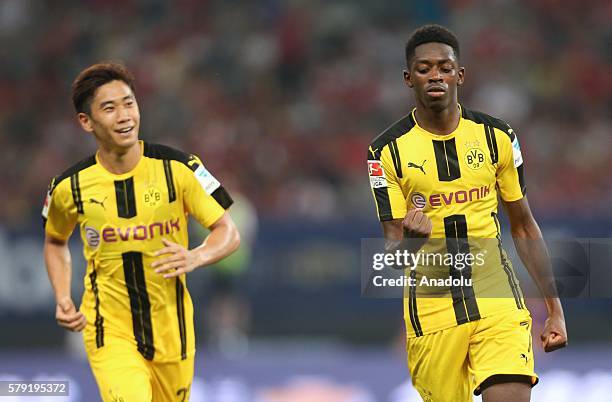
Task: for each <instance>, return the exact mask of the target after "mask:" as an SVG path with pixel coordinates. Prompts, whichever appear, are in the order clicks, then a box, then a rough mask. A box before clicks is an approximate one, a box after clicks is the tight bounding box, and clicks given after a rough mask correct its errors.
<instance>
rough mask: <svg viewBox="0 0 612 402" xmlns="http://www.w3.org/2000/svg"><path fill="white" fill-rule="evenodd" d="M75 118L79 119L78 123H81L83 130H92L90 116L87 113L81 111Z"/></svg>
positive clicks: (90, 131)
mask: <svg viewBox="0 0 612 402" xmlns="http://www.w3.org/2000/svg"><path fill="white" fill-rule="evenodd" d="M77 119H78V120H79V124H80V125H81V127H82V128H83V130H85V131H87V132H88V133H92V132H93V125H92V122H91V117H89V115H88V114H87V113H83V112H81V113H79V114H77Z"/></svg>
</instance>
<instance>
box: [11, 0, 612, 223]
mask: <svg viewBox="0 0 612 402" xmlns="http://www.w3.org/2000/svg"><path fill="white" fill-rule="evenodd" d="M585 3H588V5H587V4H585ZM610 21H612V2H609V1H607V0H591V1H588V2H584V1H578V0H530V1H510V0H494V1H487V0H480V1H472V0H447V1H442V0H416V1H405V0H392V1H389V0H387V1H381V2H377V1H369V0H346V1H319V0H287V1H281V0H262V1H247V0H232V1H228V0H224V1H222V0H207V1H199V0H179V1H173V2H166V1H161V0H83V1H67V0H57V1H38V0H3V1H2V2H0V43H1V44H2V46H0V52H1V54H2V60H3V62H2V63H1V64H0V152H1V158H0V170H1V171H2V175H0V188H2V197H1V203H2V204H1V205H0V225H3V226H5V227H9V228H11V227H14V228H16V227H19V226H23V225H31V224H34V223H38V219H39V214H40V209H41V207H42V202H43V198H44V193H45V190H46V188H47V185H48V183H49V181H50V179H51V177H52V176H53V175H56V174H58V173H59V172H61V171H62V170H63V169H65V168H66V167H67V166H69V165H71V164H73V163H75V162H77V161H78V160H79V159H82V158H83V157H85V156H87V155H90V154H91V153H92V152H93V150H94V149H95V143H94V141H93V139H92V138H91V137H90V136H89V135H88V134H86V133H84V132H82V131H81V130H80V128H79V127H78V125H77V123H76V119H75V115H74V111H73V109H72V105H71V101H70V84H71V82H72V80H73V79H74V77H75V76H76V74H77V73H78V72H79V71H80V70H81V69H83V68H84V67H86V66H88V65H90V64H92V63H94V62H98V61H106V60H114V61H122V62H124V63H125V64H126V65H127V66H128V67H129V68H130V69H131V70H132V71H133V72H134V74H135V76H136V89H137V98H138V101H139V104H140V108H141V119H142V121H141V137H142V138H144V139H145V140H148V141H151V142H159V143H164V144H167V145H171V146H176V147H179V148H181V149H183V150H186V151H189V152H192V153H196V154H198V155H199V156H200V157H201V158H202V159H203V161H204V163H205V164H206V165H207V167H208V168H209V169H210V170H211V171H212V172H213V173H214V174H215V175H216V176H217V177H218V178H219V179H220V180H221V181H222V182H223V183H224V184H225V186H226V187H227V188H229V189H230V191H233V192H240V193H242V194H243V195H245V196H246V197H247V198H249V199H250V200H251V201H252V202H253V203H254V205H255V206H256V208H257V210H258V212H259V214H260V215H261V216H263V217H274V218H281V219H282V218H285V219H289V218H298V219H299V218H302V219H312V220H326V219H332V218H338V217H357V216H363V215H364V211H367V213H368V214H369V213H370V212H372V215H371V216H372V219H374V216H375V215H374V214H373V202H372V200H371V196H370V195H369V188H368V182H367V177H366V174H367V173H366V168H365V155H366V150H367V146H368V143H369V141H370V140H371V139H372V138H373V137H375V136H376V135H377V134H378V133H379V132H381V131H382V130H383V129H384V128H385V127H387V126H388V125H390V124H391V123H392V122H393V121H395V120H397V119H399V118H400V117H402V116H403V115H404V114H406V113H408V112H409V111H410V110H411V108H412V105H413V99H412V95H411V93H410V91H409V89H408V88H407V87H405V86H404V84H403V80H402V69H403V68H404V67H405V60H404V44H405V41H406V40H407V38H408V36H409V35H410V33H411V31H413V30H414V29H415V28H417V27H418V26H419V25H420V24H423V23H427V22H439V23H443V24H446V25H447V26H449V27H450V28H451V29H452V30H453V31H454V32H455V33H456V34H457V35H458V37H459V39H460V43H461V47H462V49H461V52H462V53H461V56H462V58H461V64H463V65H464V66H466V84H465V85H464V87H463V88H462V89H461V91H460V98H461V102H462V103H463V104H465V105H466V106H467V107H469V108H472V109H476V110H481V111H484V112H486V113H488V114H492V115H495V116H497V117H501V118H503V119H505V120H507V121H508V122H509V123H510V124H511V125H512V127H513V128H514V130H515V132H517V134H518V136H519V140H520V142H521V147H522V149H523V156H524V158H525V160H526V175H527V176H526V177H527V184H528V193H529V198H530V201H531V203H532V206H533V208H534V209H536V210H537V211H538V212H539V213H541V214H542V213H545V214H550V215H552V216H566V214H573V216H601V215H602V214H605V215H606V216H610V215H611V214H612V212H610V211H609V208H608V207H609V205H610V204H611V202H612V186H610V185H609V179H608V178H607V173H608V172H609V171H610V170H612V158H610V156H609V150H610V149H611V148H612V136H611V135H610V134H611V133H610V128H611V127H612V122H611V119H612V116H611V114H610V110H612V75H610V74H608V72H609V70H610V67H611V64H612V52H611V51H610V49H611V48H612V47H611V43H612V24H610ZM606 183H608V184H606Z"/></svg>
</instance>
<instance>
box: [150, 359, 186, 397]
mask: <svg viewBox="0 0 612 402" xmlns="http://www.w3.org/2000/svg"><path fill="white" fill-rule="evenodd" d="M193 364H194V359H193V357H189V358H187V359H185V360H181V361H178V362H173V363H152V364H151V371H152V373H153V381H152V384H153V385H152V386H153V402H174V401H176V402H187V401H188V400H189V393H190V392H191V382H192V381H193Z"/></svg>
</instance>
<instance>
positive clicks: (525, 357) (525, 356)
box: [521, 353, 529, 364]
mask: <svg viewBox="0 0 612 402" xmlns="http://www.w3.org/2000/svg"><path fill="white" fill-rule="evenodd" d="M521 359H525V364H527V362H528V361H529V358H528V357H527V355H526V354H525V353H521Z"/></svg>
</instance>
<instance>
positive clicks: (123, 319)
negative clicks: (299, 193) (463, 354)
mask: <svg viewBox="0 0 612 402" xmlns="http://www.w3.org/2000/svg"><path fill="white" fill-rule="evenodd" d="M140 145H141V149H142V155H141V157H140V160H139V161H138V164H137V165H136V166H135V167H134V169H132V171H130V172H128V173H125V174H121V175H117V174H113V173H110V172H108V171H107V170H106V169H105V168H104V167H103V166H102V165H101V164H100V163H99V161H98V159H97V155H93V156H91V157H89V158H86V159H84V160H83V161H81V162H79V163H77V164H75V165H74V166H72V167H70V168H69V169H67V170H66V171H65V172H63V173H62V174H60V175H58V176H56V177H55V178H54V179H53V180H52V182H51V185H50V186H49V191H48V193H47V198H46V200H45V206H44V208H43V221H44V226H45V232H46V234H47V235H49V236H51V237H54V238H57V239H60V240H67V239H68V238H69V237H70V235H71V233H72V231H73V230H74V227H75V226H76V224H77V223H78V224H79V226H80V234H81V239H82V240H83V247H84V248H83V253H84V256H85V260H86V261H87V272H86V275H85V278H84V285H85V291H84V294H83V299H82V303H81V307H80V310H81V311H82V312H83V313H84V314H85V316H86V318H87V326H86V328H85V330H84V340H85V346H86V348H102V347H104V344H105V338H106V337H120V338H123V339H127V340H129V341H131V342H133V344H134V347H135V348H137V349H138V351H139V352H140V353H141V354H142V355H143V356H144V357H145V358H146V359H147V360H153V361H158V362H171V361H178V360H181V359H183V360H184V359H186V358H187V357H191V356H193V355H194V353H195V339H194V329H193V305H192V302H191V298H190V296H189V293H188V292H187V289H186V287H185V286H186V282H185V275H181V276H180V277H177V278H171V279H165V278H163V276H162V275H161V274H156V273H155V272H154V271H153V269H152V268H151V263H152V262H153V261H154V260H155V259H156V257H154V256H153V254H154V253H155V252H156V251H158V250H160V249H161V248H163V247H164V245H163V243H162V238H165V239H168V240H170V241H172V242H175V243H178V244H181V245H182V246H184V247H187V246H188V234H187V216H188V214H191V215H192V216H193V217H194V218H195V219H196V220H198V221H199V222H200V223H201V224H202V225H203V226H205V227H209V226H211V225H212V224H214V223H215V222H216V221H217V220H218V219H219V218H220V217H221V216H222V215H223V213H224V212H225V210H226V209H227V208H228V207H229V206H230V205H231V204H232V199H231V198H230V196H229V194H228V193H227V192H226V190H225V189H224V188H223V187H222V186H221V183H219V181H217V179H215V177H214V176H212V175H211V174H210V172H208V171H207V170H206V168H205V167H204V165H203V164H202V162H201V161H200V159H198V157H196V156H194V155H189V154H186V153H183V152H181V151H178V150H175V149H173V148H170V147H166V146H163V145H157V144H149V143H146V142H143V141H141V142H140ZM157 258H159V257H157ZM90 350H91V349H90Z"/></svg>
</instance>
